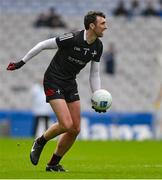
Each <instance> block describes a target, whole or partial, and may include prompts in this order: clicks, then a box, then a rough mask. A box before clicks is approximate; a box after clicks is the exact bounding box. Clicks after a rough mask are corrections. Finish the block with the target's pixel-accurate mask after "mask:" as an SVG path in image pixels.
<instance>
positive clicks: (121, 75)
mask: <svg viewBox="0 0 162 180" xmlns="http://www.w3.org/2000/svg"><path fill="white" fill-rule="evenodd" d="M103 1H104V3H106V0H103ZM42 2H43V1H42ZM42 2H40V1H28V3H29V4H30V7H29V5H27V0H26V1H19V0H15V1H14V5H13V9H12V11H13V12H12V11H11V10H8V9H9V6H10V5H11V4H12V1H9V0H7V1H1V2H0V3H1V6H0V10H1V11H2V12H3V13H2V16H0V22H2V23H1V26H0V34H1V36H0V42H3V43H2V45H1V48H0V59H1V61H0V62H1V63H0V64H1V65H0V66H1V67H0V94H1V100H0V109H11V108H12V109H30V108H31V104H32V99H31V97H30V93H29V92H30V88H31V87H32V85H33V83H34V82H35V81H36V80H37V79H38V78H39V79H40V78H43V74H44V72H45V70H46V68H47V66H48V64H49V63H50V61H51V59H52V57H53V55H54V54H55V50H48V51H43V52H42V53H41V54H39V55H37V56H36V57H34V58H33V60H31V61H29V62H28V63H27V64H26V65H25V66H24V67H23V68H22V69H20V70H18V71H14V72H7V71H5V68H6V67H7V64H8V63H9V61H10V60H12V59H13V60H14V59H15V60H17V59H21V58H22V57H23V56H24V55H25V53H26V52H27V51H28V50H30V49H31V48H32V47H33V46H34V45H35V44H36V43H38V42H40V41H42V40H45V39H47V38H49V37H53V36H57V35H60V34H63V33H64V32H67V31H70V30H72V29H80V28H83V19H82V16H81V15H82V14H84V13H85V12H86V11H87V10H89V8H91V7H90V5H92V4H93V6H94V7H96V8H97V7H101V6H102V7H101V9H104V5H103V4H102V3H98V2H99V1H97V0H95V3H90V5H89V4H88V5H87V4H85V3H83V1H78V5H77V6H75V8H74V7H73V8H71V7H70V5H69V2H67V1H65V0H63V2H64V3H63V6H62V7H61V8H62V9H61V8H60V7H59V3H60V1H50V0H48V1H47V3H44V5H45V7H42V6H40V3H42ZM111 2H112V3H110V6H109V7H110V8H112V7H114V3H115V2H116V1H111ZM142 2H143V1H142ZM15 4H16V5H15ZM71 4H72V3H71ZM26 5H27V6H26ZM51 5H54V6H55V7H58V11H59V12H60V13H62V11H63V10H64V11H65V10H66V11H65V15H66V16H64V17H63V18H64V20H65V21H66V22H67V24H68V29H59V28H58V29H54V30H52V29H47V28H40V29H35V28H34V27H33V26H32V24H33V22H34V20H35V19H36V17H37V13H38V12H40V11H41V10H42V8H43V10H44V8H48V7H50V6H51ZM98 5H99V6H98ZM19 7H21V10H20V12H19V13H15V11H16V8H19ZM35 7H36V10H35V9H34V8H35ZM80 7H82V8H81V9H82V10H80V11H78V9H80ZM5 8H6V12H5V11H4V9H5ZM23 8H24V9H23ZM68 8H69V9H68ZM70 9H71V10H70ZM33 11H35V13H34V14H31V13H30V12H33ZM106 11H107V12H108V11H109V9H107V10H106ZM76 12H77V13H76ZM73 14H75V17H72V15H73ZM76 14H77V15H76ZM71 18H73V19H72V20H71ZM161 34H162V23H161V20H160V19H158V18H149V19H147V20H146V19H144V18H136V19H134V20H133V21H129V20H127V19H124V18H117V19H115V18H113V17H110V18H108V30H107V32H105V38H103V39H102V40H103V43H104V48H105V49H104V50H106V48H107V45H108V44H109V43H110V42H113V43H114V44H115V47H116V49H117V57H116V58H117V72H116V74H115V76H113V77H111V76H109V75H108V74H106V73H105V72H104V62H103V61H101V77H102V78H101V80H102V87H103V88H105V89H107V90H109V91H110V92H111V93H112V96H113V105H112V108H111V110H113V111H132V112H135V111H152V110H153V105H152V104H153V101H154V99H155V96H156V94H157V91H158V88H159V86H160V84H159V81H160V80H161V74H160V73H161V72H160V71H161V69H160V67H159V64H158V61H157V57H158V54H159V52H160V51H161V50H162V47H161V38H159V37H161ZM89 67H90V66H89V65H87V67H86V68H85V69H83V70H82V71H81V73H80V74H79V75H78V82H79V91H80V96H81V105H82V110H84V111H89V110H91V107H90V97H91V91H90V88H89V86H87V84H88V80H89Z"/></svg>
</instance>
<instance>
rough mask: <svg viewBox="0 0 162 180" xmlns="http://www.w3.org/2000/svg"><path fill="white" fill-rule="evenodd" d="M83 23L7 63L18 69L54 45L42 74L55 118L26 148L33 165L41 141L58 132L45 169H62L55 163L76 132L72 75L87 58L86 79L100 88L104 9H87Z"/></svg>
mask: <svg viewBox="0 0 162 180" xmlns="http://www.w3.org/2000/svg"><path fill="white" fill-rule="evenodd" d="M84 26H85V29H84V30H81V31H77V32H72V33H67V34H64V35H63V36H60V37H56V38H51V39H48V40H45V41H42V42H40V43H38V44H37V45H36V46H34V47H33V48H32V49H31V50H30V51H29V52H28V53H27V54H26V55H25V56H24V57H23V58H22V59H21V60H20V61H18V62H11V63H10V64H9V65H8V67H7V70H9V71H13V70H16V69H19V68H21V67H22V66H23V65H24V64H26V63H27V62H28V61H29V60H31V59H32V58H33V57H34V56H36V55H37V54H38V53H40V52H41V51H42V50H45V49H56V48H57V52H56V54H55V55H54V57H53V59H52V61H51V63H50V64H49V66H48V68H47V70H46V72H45V74H44V83H43V85H44V91H45V95H46V102H48V103H49V104H50V105H51V107H52V109H53V111H54V113H55V114H56V117H57V119H58V122H56V123H54V124H53V125H52V126H51V127H49V128H48V129H47V130H46V131H45V132H44V133H43V135H42V136H41V137H38V138H37V139H36V140H35V141H34V143H33V146H32V149H31V152H30V159H31V162H32V163H33V164H34V165H37V164H38V161H39V158H40V155H41V152H42V150H43V147H44V146H45V144H46V143H47V142H48V141H49V140H50V139H52V138H55V137H56V136H58V135H60V138H59V140H58V143H57V147H56V150H55V152H54V154H53V155H52V157H51V159H50V161H49V162H48V163H47V166H46V171H65V169H64V168H63V166H61V165H60V164H59V163H60V160H61V159H62V157H63V156H64V155H65V153H66V152H67V151H68V150H69V149H70V148H71V146H72V145H73V143H74V142H75V140H76V137H77V135H78V134H79V132H80V120H81V115H80V114H81V113H80V98H79V94H78V89H77V83H76V75H77V74H78V73H79V72H80V70H81V69H82V68H84V67H85V66H86V64H87V63H88V62H91V67H90V75H89V82H90V87H91V89H92V92H94V91H96V90H98V89H101V83H100V74H99V64H100V57H101V55H102V51H103V44H102V42H101V40H100V39H99V38H100V37H103V32H104V31H105V30H106V29H107V27H106V17H105V15H104V13H102V12H98V11H90V12H88V13H87V14H86V15H85V16H84ZM93 108H94V107H93ZM95 110H96V111H97V112H102V111H99V110H97V109H95Z"/></svg>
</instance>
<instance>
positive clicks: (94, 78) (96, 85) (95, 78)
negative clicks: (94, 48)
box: [89, 61, 101, 92]
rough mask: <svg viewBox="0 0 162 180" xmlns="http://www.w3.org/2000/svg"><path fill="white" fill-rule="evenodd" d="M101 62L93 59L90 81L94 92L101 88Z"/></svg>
mask: <svg viewBox="0 0 162 180" xmlns="http://www.w3.org/2000/svg"><path fill="white" fill-rule="evenodd" d="M99 69H100V62H95V61H91V68H90V76H89V83H90V87H91V90H92V92H94V91H96V90H99V89H101V79H100V71H99Z"/></svg>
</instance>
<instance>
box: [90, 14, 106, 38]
mask: <svg viewBox="0 0 162 180" xmlns="http://www.w3.org/2000/svg"><path fill="white" fill-rule="evenodd" d="M106 29H107V27H106V20H105V18H103V17H101V16H97V19H96V23H95V27H94V29H93V31H94V33H95V34H96V36H97V37H103V31H105V30H106Z"/></svg>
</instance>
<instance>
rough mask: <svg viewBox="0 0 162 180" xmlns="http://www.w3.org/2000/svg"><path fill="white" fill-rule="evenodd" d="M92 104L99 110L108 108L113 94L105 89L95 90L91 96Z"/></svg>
mask: <svg viewBox="0 0 162 180" xmlns="http://www.w3.org/2000/svg"><path fill="white" fill-rule="evenodd" d="M91 102H92V106H93V107H94V108H95V109H97V110H107V109H108V108H110V106H111V104H112V96H111V94H110V93H109V92H108V91H107V90H105V89H99V90H97V91H95V92H94V93H93V95H92V98H91Z"/></svg>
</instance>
